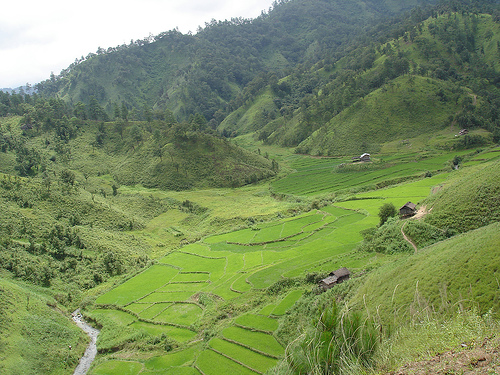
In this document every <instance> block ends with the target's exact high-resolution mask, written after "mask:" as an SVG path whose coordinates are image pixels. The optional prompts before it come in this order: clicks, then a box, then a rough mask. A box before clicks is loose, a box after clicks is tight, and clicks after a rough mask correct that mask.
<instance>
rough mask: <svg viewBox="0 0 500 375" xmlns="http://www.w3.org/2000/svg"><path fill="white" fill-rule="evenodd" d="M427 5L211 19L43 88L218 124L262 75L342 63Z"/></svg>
mask: <svg viewBox="0 0 500 375" xmlns="http://www.w3.org/2000/svg"><path fill="white" fill-rule="evenodd" d="M427 3H432V1H416V0H412V1H405V2H394V1H386V0H370V1H360V0H355V1H343V0H341V1H339V0H314V1H312V0H294V1H284V0H283V1H279V2H275V4H274V6H273V7H272V9H271V10H270V11H269V12H268V13H265V12H263V13H262V15H261V16H260V17H258V18H257V19H255V20H247V19H241V18H238V19H232V20H230V21H227V20H226V21H215V20H212V21H211V22H207V23H206V25H205V27H204V28H203V29H201V28H200V29H199V30H198V32H197V34H196V35H190V34H188V35H184V34H182V33H180V32H179V31H177V30H171V31H168V32H164V33H161V34H159V35H157V36H155V37H150V38H145V39H143V40H137V41H135V42H131V43H130V44H129V45H122V46H119V47H117V48H109V49H108V50H104V49H102V48H100V49H99V50H98V51H97V52H96V53H95V54H94V53H90V54H89V55H88V56H87V57H86V58H83V57H82V59H79V60H77V61H75V63H74V64H72V65H71V66H70V67H68V69H66V70H64V71H63V72H61V74H60V75H59V76H54V75H52V76H51V78H50V79H49V80H47V81H44V82H42V83H40V84H39V85H38V89H39V92H40V93H43V94H50V95H57V96H59V97H61V98H64V99H65V100H67V101H69V102H71V103H73V104H75V103H77V102H78V101H82V102H83V103H85V104H88V103H89V102H90V100H91V98H92V97H94V98H96V99H97V100H98V101H99V102H100V104H101V105H103V106H104V107H105V109H106V110H107V111H108V112H109V113H112V111H113V106H114V104H118V105H121V103H124V104H125V105H126V106H127V107H128V108H129V109H132V108H135V109H136V110H137V111H138V112H142V108H143V106H147V107H154V108H159V109H170V110H172V111H173V112H174V114H175V115H176V116H178V117H179V118H180V119H181V120H182V119H187V118H188V117H189V115H191V114H195V113H201V114H203V115H204V116H205V118H206V119H207V120H212V119H213V122H215V125H218V124H219V123H220V121H222V119H223V118H224V117H225V116H226V115H227V114H228V113H230V112H231V111H232V110H234V109H236V108H237V107H239V100H241V98H240V99H238V96H239V95H240V94H241V91H242V89H243V88H245V87H247V86H248V85H249V83H251V81H252V80H254V79H255V78H256V77H259V76H262V74H264V73H270V72H273V73H275V74H276V75H277V76H278V77H283V76H284V75H286V74H287V73H288V72H290V71H293V70H294V69H296V67H297V65H299V64H300V65H301V66H304V67H307V68H306V69H308V68H309V67H310V66H312V65H313V64H315V63H317V62H318V61H321V60H323V59H325V58H327V59H328V61H330V62H332V61H336V60H337V59H339V58H340V57H342V56H343V55H344V54H345V51H346V49H348V48H349V45H350V44H351V42H352V40H353V38H355V37H357V36H359V35H360V34H361V33H362V32H363V30H365V29H366V27H367V25H373V24H375V22H378V21H380V20H382V19H387V17H388V16H390V15H395V14H399V13H401V12H402V11H404V10H409V9H411V8H413V7H414V6H416V5H418V4H427ZM252 87H255V83H253V84H250V86H249V89H250V90H251V88H252ZM215 125H214V126H215Z"/></svg>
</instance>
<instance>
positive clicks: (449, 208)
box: [424, 150, 500, 232]
mask: <svg viewBox="0 0 500 375" xmlns="http://www.w3.org/2000/svg"><path fill="white" fill-rule="evenodd" d="M495 153H498V150H495ZM499 180H500V168H499V162H498V161H497V162H494V163H489V164H485V165H484V166H483V167H482V168H480V169H479V170H474V171H465V172H464V173H463V174H461V176H460V178H457V179H455V180H454V181H452V182H451V181H450V182H449V183H448V184H446V185H445V188H444V189H442V190H441V191H440V192H439V193H437V194H435V195H434V196H433V197H431V198H429V199H427V200H426V202H424V204H427V205H428V207H429V209H430V210H431V211H430V213H429V215H428V216H427V217H426V218H425V221H426V222H428V223H430V224H432V225H436V226H438V227H440V228H450V229H453V230H456V231H459V232H467V231H469V230H472V229H476V228H479V227H482V226H484V225H488V224H490V223H494V222H497V221H499V220H500V209H499V207H498V197H499V196H500V186H499V185H498V181H499Z"/></svg>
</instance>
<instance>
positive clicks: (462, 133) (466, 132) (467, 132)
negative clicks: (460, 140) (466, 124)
mask: <svg viewBox="0 0 500 375" xmlns="http://www.w3.org/2000/svg"><path fill="white" fill-rule="evenodd" d="M466 134H469V130H467V129H462V130H460V131H459V132H458V135H466Z"/></svg>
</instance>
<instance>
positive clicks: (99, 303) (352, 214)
mask: <svg viewBox="0 0 500 375" xmlns="http://www.w3.org/2000/svg"><path fill="white" fill-rule="evenodd" d="M497 151H498V150H495V151H491V152H485V153H483V154H478V155H477V156H473V157H471V158H469V160H470V161H469V162H468V163H471V165H474V164H477V163H481V162H484V161H488V160H493V159H497V158H498V157H499V155H500V153H499V152H497ZM469 153H470V151H469ZM462 154H465V152H464V153H462ZM451 155H452V154H449V153H448V154H443V155H441V156H436V157H435V158H424V159H423V163H424V164H420V162H418V161H417V162H411V163H413V164H415V165H411V166H410V167H408V166H406V167H405V163H401V162H400V163H395V167H394V168H396V166H398V165H399V166H400V169H402V170H403V169H404V168H413V169H412V170H418V169H424V170H429V169H432V170H437V169H440V168H437V167H436V168H430V167H429V166H431V167H432V166H439V167H442V166H443V165H446V163H447V161H446V160H450V159H451V158H452V157H453V156H451ZM453 155H455V154H453ZM297 163H302V164H303V169H302V172H304V173H306V172H307V173H312V174H314V173H319V174H320V175H321V174H323V175H327V173H326V171H328V170H329V172H328V174H330V175H335V174H340V173H332V168H331V164H330V166H329V167H328V166H327V163H332V159H313V158H297ZM428 163H431V164H429V165H428ZM406 164H409V163H406ZM297 165H298V164H296V166H297ZM322 170H323V173H322V172H321V171H322ZM448 171H450V168H448ZM355 173H356V172H349V174H351V177H352V175H353V174H355ZM380 173H381V172H380V171H379V170H374V171H367V172H362V173H359V171H358V175H359V176H361V175H362V176H363V178H364V179H365V181H366V183H373V180H376V179H378V178H383V177H382V175H377V174H380ZM450 173H451V172H446V173H440V174H435V175H434V176H432V177H430V178H425V179H419V180H416V181H413V182H409V183H405V184H401V185H396V186H393V187H389V188H386V189H378V190H375V191H369V192H364V193H358V194H356V195H352V196H351V199H348V200H346V201H344V202H339V203H337V204H336V205H335V206H325V207H322V208H320V209H316V210H312V211H310V212H307V213H303V214H301V215H298V216H295V217H289V218H283V219H279V220H277V221H271V222H260V223H255V224H253V225H252V226H251V227H249V228H245V229H241V230H238V231H234V232H230V233H224V234H218V235H213V236H208V237H205V238H204V239H202V240H201V241H198V242H196V243H192V244H189V245H186V246H184V247H182V248H180V249H178V250H174V251H171V252H170V253H168V254H167V255H165V256H164V257H162V258H160V259H159V260H158V261H157V262H156V263H155V264H154V265H153V266H151V267H150V268H148V269H147V270H145V271H144V272H142V273H140V274H138V275H136V276H134V277H132V278H131V279H129V280H128V281H126V282H125V283H123V284H121V285H119V286H117V287H116V288H114V289H112V290H110V291H109V292H107V293H105V294H103V295H101V296H100V297H99V298H98V299H97V300H96V303H95V305H94V310H93V311H90V312H89V313H88V315H89V316H90V317H91V318H93V319H94V320H95V321H97V322H98V323H100V324H101V325H102V326H103V330H102V331H101V335H102V337H103V341H102V342H103V343H104V342H105V343H106V344H101V346H100V348H99V349H100V350H101V352H102V353H106V352H107V351H108V352H113V351H116V350H119V349H121V348H122V346H121V345H123V340H124V337H127V335H129V336H130V335H132V336H133V335H141V334H142V335H151V336H156V337H162V336H165V337H169V338H171V339H173V340H175V341H176V342H177V343H180V347H181V348H182V349H181V350H175V351H173V352H169V353H167V354H162V353H159V354H158V355H157V356H154V357H152V358H148V359H141V358H140V357H137V358H135V357H134V356H131V357H128V358H135V359H127V360H124V359H123V356H122V357H120V356H117V357H113V356H104V357H102V358H101V359H100V360H99V361H98V362H97V363H96V364H95V366H94V368H93V369H92V372H91V373H92V374H122V373H127V374H139V373H140V374H157V373H161V374H174V373H175V374H207V375H210V374H220V373H238V374H255V373H265V372H266V371H267V370H269V369H270V368H272V367H273V366H275V365H276V364H277V363H278V360H279V358H280V357H281V356H282V355H283V354H284V350H285V349H284V345H283V343H280V342H279V341H278V340H277V338H276V336H275V335H274V332H275V331H276V330H277V329H278V326H279V321H280V318H281V317H283V316H284V315H285V314H286V312H287V311H288V310H289V309H290V308H292V306H293V305H294V304H295V303H296V302H297V301H298V300H299V299H300V298H301V296H302V294H303V293H304V292H305V291H306V289H305V287H295V288H294V287H292V288H291V289H290V290H289V291H288V292H286V293H284V294H277V295H271V296H270V297H269V296H268V297H269V298H268V299H267V300H266V301H265V302H262V301H259V302H257V303H253V304H252V303H249V299H248V298H247V297H248V296H249V295H251V294H252V293H253V292H254V291H257V290H264V289H266V288H268V287H269V286H271V285H273V284H275V283H276V282H278V281H280V280H282V279H284V278H291V277H296V276H304V275H306V274H307V273H314V272H319V273H321V272H326V271H328V272H329V271H331V270H333V269H335V268H338V267H348V268H349V269H351V270H353V271H354V272H356V271H357V270H363V269H366V268H367V267H370V266H376V265H377V264H380V263H382V262H387V261H388V260H389V258H390V257H391V256H390V255H383V254H374V253H362V252H356V251H354V250H355V247H356V246H357V244H358V243H359V242H360V241H361V240H362V236H361V234H360V232H361V231H362V230H364V229H367V228H370V227H373V226H375V225H377V224H378V216H377V213H378V210H379V208H380V206H381V205H382V204H384V203H386V202H391V203H393V204H394V205H396V206H397V207H398V206H401V205H402V204H404V203H406V202H407V201H409V200H411V201H413V202H415V203H418V202H419V201H421V200H423V199H424V198H426V197H428V196H429V194H430V193H431V191H432V190H433V189H435V187H437V186H440V185H442V184H446V181H447V179H448V177H449V175H450ZM370 174H372V176H371V177H370ZM294 175H297V176H300V175H301V171H300V170H299V168H297V172H296V173H295V174H292V175H290V176H289V177H287V178H285V179H284V180H281V181H277V182H276V183H275V184H274V186H273V188H274V189H276V190H277V189H278V187H279V186H280V185H279V184H281V183H283V182H282V181H285V180H287V179H288V181H289V183H290V181H294V180H295V181H301V180H302V179H304V178H305V177H304V176H303V177H301V178H297V176H294ZM302 175H303V173H302ZM376 175H377V176H376ZM360 178H361V177H360ZM325 180H326V178H325V179H324V180H320V179H318V181H320V182H319V185H317V186H316V185H314V184H315V183H316V182H317V181H316V179H313V178H312V177H310V178H309V179H308V181H309V185H311V186H312V185H314V187H311V188H310V189H313V190H307V189H308V188H307V185H308V184H307V183H306V182H303V183H302V186H303V187H302V188H301V189H302V190H301V191H302V192H303V193H302V194H307V191H311V192H312V191H316V194H318V193H321V192H323V191H325V189H327V186H330V189H332V190H336V189H339V186H341V185H336V186H335V187H332V186H331V185H329V183H327V182H325ZM321 181H323V182H321ZM355 181H356V184H358V183H360V182H359V181H358V180H355ZM351 183H352V182H351ZM344 184H345V186H346V187H348V186H349V185H348V182H344ZM283 186H285V185H283ZM353 186H354V185H351V187H353ZM288 189H289V191H292V190H293V191H296V192H297V191H299V188H298V185H296V186H295V187H293V184H292V183H290V184H289V186H288ZM390 259H392V258H390ZM309 289H310V287H309ZM231 301H233V302H234V305H233V306H236V305H237V304H238V303H241V304H242V305H245V308H242V309H241V310H240V311H225V310H224V309H222V311H220V314H221V316H220V321H221V322H223V323H221V324H217V326H216V327H215V326H214V327H206V326H203V324H205V323H206V322H207V321H212V322H213V321H214V319H213V317H212V320H210V316H208V315H207V314H213V313H214V312H213V311H214V309H210V306H213V304H217V303H226V302H231ZM217 311H219V310H217ZM215 321H216V322H219V321H218V318H216V319H215ZM204 322H205V323H204ZM207 332H208V333H207ZM104 338H106V340H104Z"/></svg>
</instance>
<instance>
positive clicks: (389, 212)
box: [378, 203, 398, 226]
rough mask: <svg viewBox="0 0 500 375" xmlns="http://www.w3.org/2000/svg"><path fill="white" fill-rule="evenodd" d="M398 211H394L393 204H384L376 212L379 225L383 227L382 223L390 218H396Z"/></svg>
mask: <svg viewBox="0 0 500 375" xmlns="http://www.w3.org/2000/svg"><path fill="white" fill-rule="evenodd" d="M397 213H398V211H397V210H396V207H394V204H392V203H385V204H384V205H382V207H380V210H379V212H378V217H379V218H380V225H381V226H382V225H384V223H385V222H386V221H387V219H389V218H390V217H394V216H396V214H397Z"/></svg>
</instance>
